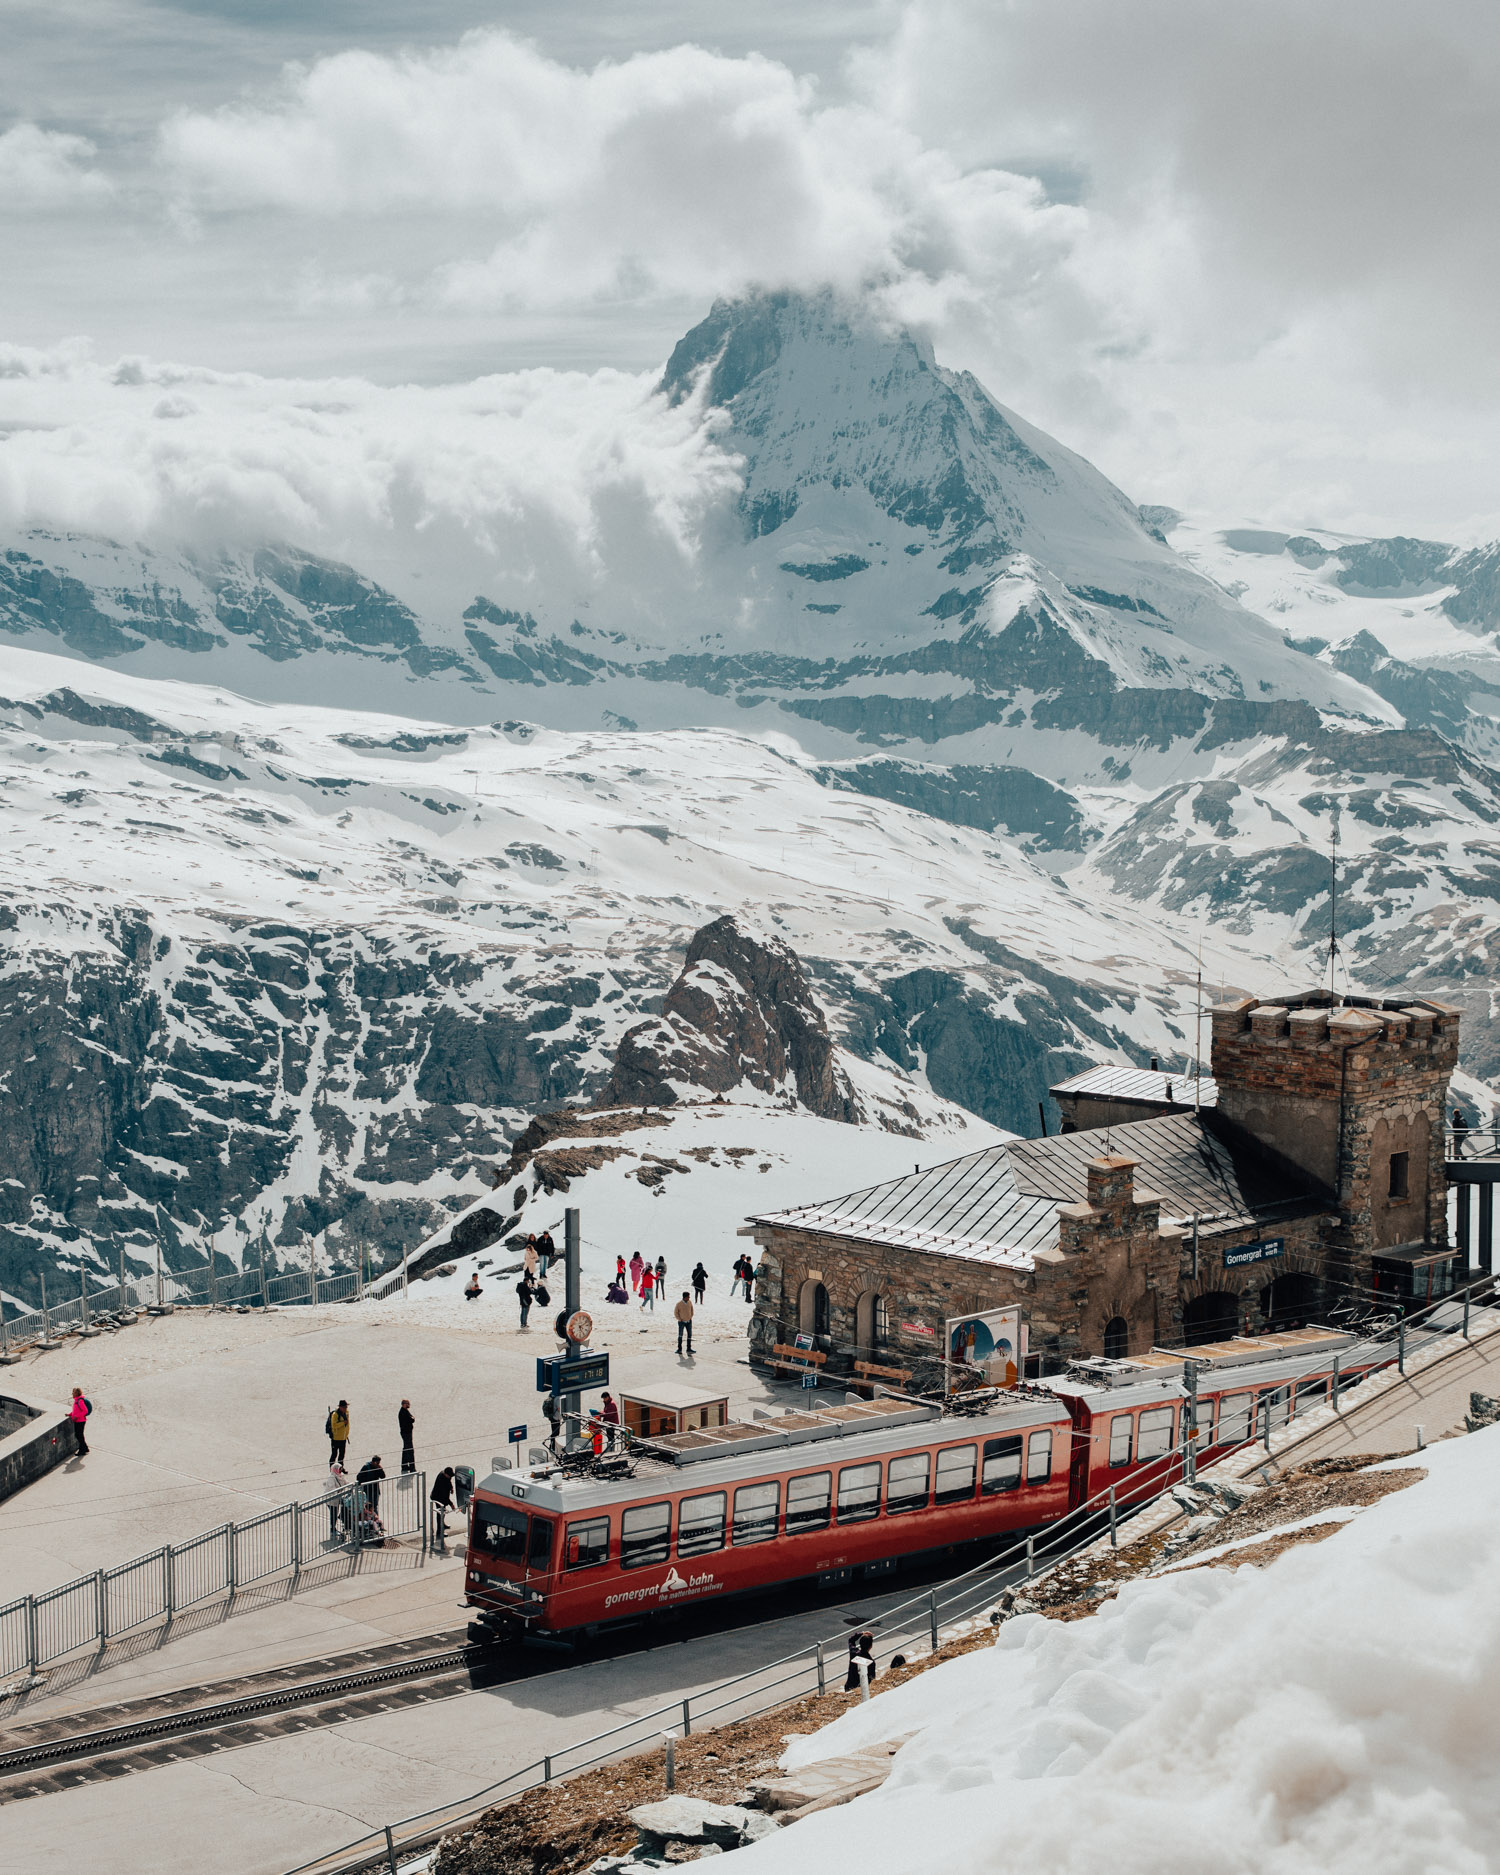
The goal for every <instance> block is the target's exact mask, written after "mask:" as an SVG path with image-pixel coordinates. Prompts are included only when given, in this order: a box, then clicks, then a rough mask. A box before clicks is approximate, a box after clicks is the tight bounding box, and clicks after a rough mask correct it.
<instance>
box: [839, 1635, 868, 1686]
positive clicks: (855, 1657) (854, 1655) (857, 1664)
mask: <svg viewBox="0 0 1500 1875" xmlns="http://www.w3.org/2000/svg"><path fill="white" fill-rule="evenodd" d="M874 1677H875V1636H874V1635H873V1634H872V1633H870V1631H869V1630H868V1629H866V1630H865V1631H864V1632H863V1633H862V1634H851V1635H850V1636H849V1671H848V1672H847V1673H846V1674H845V1675H844V1691H845V1692H846V1693H857V1692H858V1691H859V1689H860V1688H861V1686H868V1685H869V1684H870V1682H871V1680H873V1679H874Z"/></svg>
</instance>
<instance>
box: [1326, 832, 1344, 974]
mask: <svg viewBox="0 0 1500 1875" xmlns="http://www.w3.org/2000/svg"><path fill="white" fill-rule="evenodd" d="M1328 865H1329V872H1328V993H1329V995H1330V996H1331V995H1332V994H1333V972H1334V966H1335V964H1336V963H1337V961H1338V958H1339V811H1338V808H1337V807H1335V808H1334V810H1333V835H1332V839H1331V841H1330V845H1329V861H1328ZM1348 974H1349V972H1348V971H1347V969H1346V970H1345V972H1344V975H1345V976H1346V977H1347V976H1348Z"/></svg>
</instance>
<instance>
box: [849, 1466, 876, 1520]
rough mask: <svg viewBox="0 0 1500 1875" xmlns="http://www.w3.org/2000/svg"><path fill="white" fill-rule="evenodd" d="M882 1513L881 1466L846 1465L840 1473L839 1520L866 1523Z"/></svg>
mask: <svg viewBox="0 0 1500 1875" xmlns="http://www.w3.org/2000/svg"><path fill="white" fill-rule="evenodd" d="M879 1515H880V1466H879V1465H878V1464H875V1465H846V1466H845V1467H844V1469H843V1470H842V1471H841V1472H840V1473H839V1522H840V1523H864V1522H866V1521H867V1520H868V1519H869V1518H871V1517H878V1516H879Z"/></svg>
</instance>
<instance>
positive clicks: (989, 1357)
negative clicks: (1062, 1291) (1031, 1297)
mask: <svg viewBox="0 0 1500 1875" xmlns="http://www.w3.org/2000/svg"><path fill="white" fill-rule="evenodd" d="M947 1333H948V1360H949V1362H950V1363H951V1364H952V1365H953V1366H955V1367H968V1368H972V1369H974V1370H975V1371H977V1372H978V1373H980V1374H982V1375H983V1376H984V1379H985V1381H986V1383H987V1384H988V1385H989V1386H992V1387H1013V1386H1014V1385H1015V1384H1016V1382H1017V1381H1018V1380H1019V1379H1020V1378H1021V1376H1022V1374H1023V1373H1024V1372H1025V1371H1026V1325H1025V1323H1024V1322H1023V1321H1022V1320H1021V1311H1020V1309H1019V1308H1008V1309H986V1310H984V1311H983V1313H981V1314H978V1315H955V1316H952V1317H950V1318H949V1321H948V1323H947Z"/></svg>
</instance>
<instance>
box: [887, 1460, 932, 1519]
mask: <svg viewBox="0 0 1500 1875" xmlns="http://www.w3.org/2000/svg"><path fill="white" fill-rule="evenodd" d="M917 1464H920V1466H921V1468H922V1473H921V1475H922V1494H921V1496H920V1497H917V1496H915V1495H913V1494H911V1493H908V1494H907V1495H906V1496H905V1497H897V1495H896V1483H895V1479H894V1477H893V1476H892V1474H893V1472H894V1471H895V1468H896V1467H897V1465H917ZM913 1475H915V1474H913ZM931 1501H932V1454H931V1452H899V1453H897V1455H896V1457H894V1458H893V1459H890V1460H889V1461H888V1462H887V1465H886V1474H885V1514H886V1516H887V1517H905V1516H908V1515H909V1514H910V1513H911V1512H912V1511H916V1510H926V1508H927V1506H928V1504H929V1503H930V1502H931Z"/></svg>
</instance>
